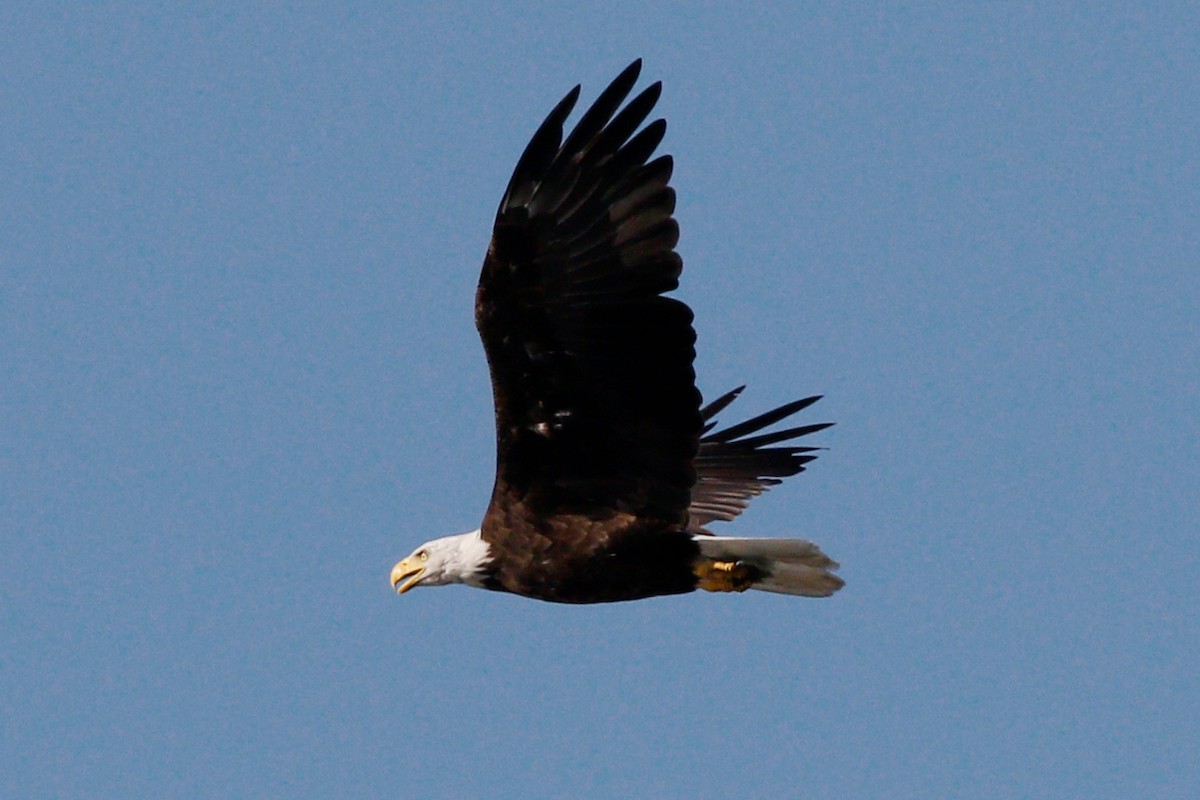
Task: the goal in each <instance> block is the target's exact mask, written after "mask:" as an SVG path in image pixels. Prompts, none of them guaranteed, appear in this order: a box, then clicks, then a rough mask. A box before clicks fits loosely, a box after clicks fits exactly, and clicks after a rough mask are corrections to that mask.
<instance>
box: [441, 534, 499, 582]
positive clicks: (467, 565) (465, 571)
mask: <svg viewBox="0 0 1200 800" xmlns="http://www.w3.org/2000/svg"><path fill="white" fill-rule="evenodd" d="M434 541H435V542H436V543H437V545H438V550H439V551H440V552H441V554H442V555H443V557H444V558H445V562H444V567H443V572H444V575H445V578H446V580H447V581H448V582H452V583H466V584H470V585H471V586H482V585H483V571H484V569H485V568H486V567H487V565H488V563H490V562H491V560H492V554H491V548H490V547H489V546H488V543H487V542H485V541H484V540H483V535H482V532H481V531H479V530H473V531H467V532H466V533H460V534H457V535H455V536H443V537H442V538H441V539H435V540H434ZM430 544H433V542H431V543H430Z"/></svg>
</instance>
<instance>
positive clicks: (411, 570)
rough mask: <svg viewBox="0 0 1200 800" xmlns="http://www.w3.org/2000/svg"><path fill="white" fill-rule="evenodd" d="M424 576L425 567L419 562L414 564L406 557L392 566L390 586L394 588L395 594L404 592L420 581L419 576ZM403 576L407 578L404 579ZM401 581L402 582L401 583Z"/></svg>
mask: <svg viewBox="0 0 1200 800" xmlns="http://www.w3.org/2000/svg"><path fill="white" fill-rule="evenodd" d="M424 576H425V567H424V566H422V565H420V564H414V563H412V562H411V561H409V560H408V559H407V558H406V559H404V560H403V561H401V562H400V563H399V564H397V565H396V566H394V567H392V588H393V589H395V590H396V594H404V593H405V592H407V591H408V590H409V589H411V588H412V587H414V586H416V585H417V584H418V583H420V582H421V578H423V577H424ZM405 578H408V580H407V581H405V580H404V579H405ZM401 581H404V582H403V583H401Z"/></svg>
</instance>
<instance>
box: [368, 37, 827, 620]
mask: <svg viewBox="0 0 1200 800" xmlns="http://www.w3.org/2000/svg"><path fill="white" fill-rule="evenodd" d="M640 71H641V61H640V60H638V61H635V62H634V63H632V64H630V65H629V67H627V68H626V69H625V70H624V71H623V72H622V73H621V74H620V75H619V76H618V77H617V78H616V80H614V81H613V82H612V84H610V85H609V86H608V88H607V89H605V90H604V91H603V92H602V93H601V94H600V96H599V98H598V99H597V100H596V102H595V103H593V104H592V106H591V108H589V109H588V110H587V112H586V113H584V114H583V116H582V117H581V118H580V119H579V121H578V123H576V125H575V127H574V129H573V130H572V131H571V133H570V134H569V135H568V136H567V137H566V139H565V141H564V139H563V127H564V122H565V121H566V119H567V117H568V115H569V114H570V113H571V110H572V108H573V107H574V106H575V103H576V101H577V100H578V99H579V90H580V87H579V86H576V87H575V88H574V89H572V90H571V91H570V92H568V93H567V95H566V97H564V98H563V99H562V101H560V102H559V103H558V105H557V106H555V107H554V110H553V111H551V112H550V115H549V116H547V117H546V119H545V121H544V122H543V123H542V124H541V127H539V128H538V130H537V132H536V133H535V134H534V135H533V139H532V140H530V142H529V144H528V146H526V148H525V152H524V153H523V154H522V155H521V158H520V160H518V162H517V166H516V169H515V170H514V171H513V175H512V178H511V180H509V183H508V188H507V189H506V190H505V192H504V196H503V198H502V199H501V201H500V207H499V209H498V211H497V212H496V221H495V225H494V228H493V231H492V239H491V243H490V244H489V245H488V249H487V256H486V258H485V259H484V262H483V270H482V273H481V274H480V277H479V286H478V290H477V291H476V295H475V324H476V327H477V328H478V329H479V335H480V337H481V338H482V340H483V347H484V350H485V351H486V353H487V360H488V366H489V368H490V372H491V379H492V394H493V400H494V403H495V415H496V481H495V485H494V487H493V490H492V497H491V502H490V503H489V505H488V508H487V511H486V512H485V514H484V517H483V522H482V524H481V525H480V527H479V528H478V529H477V530H474V531H470V532H467V533H461V534H458V535H455V536H446V537H442V538H440V539H434V540H432V541H429V542H426V543H425V544H423V545H421V546H420V547H418V548H417V549H416V550H415V551H413V553H412V554H411V555H409V556H408V557H406V558H405V559H403V560H402V561H400V562H399V563H398V564H396V566H395V567H394V568H393V569H392V574H391V579H392V586H393V587H394V588H395V589H396V590H397V592H399V593H401V594H402V593H404V592H407V591H408V590H409V589H412V588H414V587H417V586H441V585H445V584H450V583H464V584H467V585H470V586H476V587H480V588H484V589H493V590H498V591H504V592H511V593H513V594H518V595H523V596H525V597H530V598H535V599H538V600H548V601H554V602H561V603H602V602H613V601H620V600H637V599H640V598H645V597H652V596H655V595H669V594H681V593H684V592H691V591H694V590H696V589H705V590H708V591H711V592H741V591H744V590H746V589H760V590H764V591H768V592H779V593H783V594H791V595H804V596H808V597H826V596H828V595H831V594H833V593H834V592H835V591H837V590H838V589H839V588H841V586H842V580H841V579H840V578H839V577H837V576H836V575H835V574H833V570H835V569H837V566H838V565H837V564H836V563H835V562H834V561H833V560H831V559H830V558H829V557H828V556H826V555H825V554H824V553H822V552H821V550H820V548H819V547H817V545H815V544H813V543H812V542H808V541H804V540H801V539H775V538H770V539H763V538H733V537H724V536H715V535H713V534H712V533H710V532H709V531H708V530H707V529H706V527H705V526H706V525H708V524H710V523H713V522H718V521H728V520H732V519H733V518H734V517H736V516H737V515H738V514H740V513H741V512H742V511H743V510H744V509H745V508H746V505H747V503H749V501H750V500H751V499H752V498H754V497H755V496H757V495H759V494H761V493H762V492H763V491H765V490H766V489H767V488H769V487H770V486H773V485H775V484H778V483H779V482H780V479H781V478H784V477H786V476H789V475H795V474H796V473H798V472H801V471H803V470H804V467H805V465H806V464H807V463H808V462H810V461H812V460H813V459H814V458H815V457H816V456H815V455H814V451H816V450H818V449H819V448H817V447H808V446H799V445H797V444H796V443H795V440H796V439H798V438H800V437H803V436H807V435H808V434H812V433H815V432H817V431H820V430H823V429H824V428H827V427H829V425H830V424H832V423H820V424H814V425H803V426H799V427H790V428H787V429H785V430H779V431H775V432H765V429H767V428H768V427H770V426H772V425H775V424H776V423H778V422H780V421H782V420H784V419H786V418H788V417H791V416H792V415H793V414H795V413H796V412H798V411H800V410H802V409H805V408H807V407H808V406H810V405H811V404H812V403H815V402H816V401H817V400H818V399H820V398H819V396H818V397H808V398H805V399H803V400H797V401H795V402H792V403H788V404H787V405H784V406H780V407H779V408H776V409H774V410H773V411H769V412H767V413H765V414H762V415H760V416H756V417H754V418H753V419H750V420H747V421H746V422H742V423H741V424H738V425H733V426H731V427H728V428H724V429H717V423H716V416H717V414H718V413H720V412H721V411H722V410H724V409H725V408H726V407H727V406H728V405H729V404H730V403H732V402H733V401H734V399H735V398H736V397H737V396H738V394H739V393H740V392H741V388H739V389H735V390H733V391H732V392H729V393H728V394H725V395H723V396H722V397H720V398H718V399H717V400H715V401H713V402H712V403H709V404H708V405H707V406H702V400H701V395H700V392H699V391H698V390H697V389H696V384H695V372H694V371H693V368H692V362H693V360H694V358H695V347H694V346H695V341H696V334H695V331H694V330H693V328H692V312H691V309H689V308H688V307H687V306H686V305H685V304H684V303H682V302H680V301H679V300H677V299H674V298H670V297H665V296H664V293H665V292H669V291H671V290H673V289H675V288H677V286H678V285H679V275H680V272H681V271H682V268H683V262H682V260H681V259H680V257H679V255H678V254H677V253H676V252H675V245H676V242H677V241H678V239H679V226H678V224H677V223H676V222H675V220H674V219H673V218H672V213H673V212H674V209H675V191H674V190H673V189H672V188H671V186H670V180H671V171H672V167H673V162H672V160H671V157H670V156H669V155H660V156H658V157H657V158H653V159H652V156H653V154H654V151H655V150H656V149H657V148H658V145H659V143H660V142H661V140H662V138H663V134H664V132H665V131H666V123H665V121H663V120H661V119H658V120H655V121H653V122H650V123H649V124H645V125H643V124H644V123H645V121H646V118H647V117H648V116H649V115H650V113H651V111H652V110H653V108H654V105H655V103H656V102H657V101H658V98H659V95H660V93H661V90H662V87H661V84H660V83H655V84H653V85H651V86H649V87H648V88H646V89H645V90H644V91H642V92H641V93H640V94H638V95H637V96H636V97H634V98H633V99H632V100H629V102H628V103H626V102H625V100H626V98H627V97H628V96H629V94H630V92H631V91H632V89H633V87H634V84H635V83H636V82H637V78H638V74H639V72H640Z"/></svg>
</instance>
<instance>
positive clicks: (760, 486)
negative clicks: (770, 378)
mask: <svg viewBox="0 0 1200 800" xmlns="http://www.w3.org/2000/svg"><path fill="white" fill-rule="evenodd" d="M745 388H746V387H745V386H739V387H738V388H736V389H734V390H733V391H732V392H729V393H728V394H726V395H722V396H721V397H719V398H717V399H716V400H714V401H713V402H711V403H709V404H708V405H707V406H705V407H704V409H703V410H702V411H701V412H700V413H701V414H702V415H703V417H704V421H705V423H706V424H705V426H704V433H705V436H704V438H702V439H701V440H700V452H699V454H698V455H697V456H696V485H695V486H694V487H692V500H691V507H690V508H689V509H688V515H689V516H688V529H689V530H692V531H694V532H697V533H707V532H708V531H705V530H702V528H703V526H704V525H707V524H708V523H710V522H714V521H717V520H722V521H728V520H731V519H733V518H734V517H736V516H737V515H738V514H740V513H742V512H743V511H745V510H746V506H747V505H749V504H750V501H751V500H752V499H754V498H755V497H757V496H758V495H760V494H762V493H763V492H765V491H766V490H767V489H769V488H771V487H772V486H775V485H777V484H779V483H781V482H782V480H781V479H782V478H786V477H788V476H789V475H795V474H796V473H798V472H803V471H804V465H805V464H807V463H808V462H810V461H812V460H813V459H815V458H816V456H815V455H813V453H814V452H816V451H817V450H821V449H822V448H820V447H796V446H794V445H786V446H784V447H772V446H771V445H775V444H779V443H780V442H787V441H790V440H792V439H796V438H799V437H801V436H806V435H808V434H810V433H816V432H817V431H823V430H825V429H826V428H828V427H830V426H831V425H833V423H832V422H822V423H818V424H816V425H803V426H800V427H797V428H788V429H786V430H782V431H775V432H774V433H764V434H759V435H757V436H750V435H749V434H753V433H758V432H759V431H761V430H763V429H764V428H767V427H769V426H771V425H774V424H775V423H776V422H780V421H781V420H784V419H786V418H787V417H790V416H792V415H793V414H795V413H796V412H798V411H800V410H802V409H805V408H808V407H809V406H811V405H812V404H813V403H815V402H817V401H818V400H820V399H821V398H820V396H817V397H806V398H804V399H803V400H796V401H795V402H792V403H788V404H787V405H783V406H780V407H779V408H776V409H774V410H772V411H768V412H767V413H765V414H760V415H759V416H757V417H755V418H754V419H750V420H746V421H745V422H743V423H741V424H740V425H734V426H732V427H730V428H726V429H724V430H721V431H717V432H716V433H709V431H711V430H712V429H713V428H715V427H716V425H717V422H716V419H715V417H716V416H717V414H719V413H720V412H721V411H722V410H723V409H724V408H725V407H726V406H728V405H729V404H730V403H732V402H733V401H734V400H735V399H736V398H737V396H738V395H739V394H741V393H742V390H743V389H745Z"/></svg>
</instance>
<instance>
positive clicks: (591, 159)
mask: <svg viewBox="0 0 1200 800" xmlns="http://www.w3.org/2000/svg"><path fill="white" fill-rule="evenodd" d="M640 68H641V62H640V61H635V62H634V63H633V64H631V65H630V66H629V67H628V68H627V69H625V71H624V72H622V73H621V75H620V76H618V77H617V79H616V80H615V81H613V82H612V84H611V85H610V86H609V87H608V88H607V89H605V90H604V92H603V93H602V94H601V95H600V97H599V98H598V99H597V100H596V102H595V103H594V104H593V105H592V107H591V108H590V109H589V110H588V111H587V112H586V113H585V114H584V115H583V117H582V118H581V119H580V120H579V122H578V123H577V124H576V126H575V129H574V130H573V131H572V132H571V134H570V136H568V137H567V139H566V141H565V142H564V141H563V138H562V137H563V122H564V120H565V119H566V117H567V115H568V114H570V112H571V109H572V107H573V106H574V104H575V101H576V100H577V99H578V97H579V87H578V86H576V87H575V88H574V89H573V90H572V91H571V92H570V93H568V94H567V96H566V97H565V98H563V100H562V101H561V102H560V103H559V104H558V106H557V107H555V109H554V110H553V111H552V112H551V113H550V115H549V116H548V117H547V118H546V120H545V122H543V123H542V125H541V127H540V128H539V129H538V131H537V133H536V134H534V136H533V139H532V140H531V141H530V143H529V145H528V146H527V147H526V149H525V152H524V154H523V155H522V156H521V159H520V161H519V162H518V163H517V167H516V170H515V171H514V172H513V176H512V179H511V180H510V181H509V184H508V189H507V191H506V192H505V193H504V198H503V200H501V202H500V208H499V211H498V212H497V215H496V223H495V228H494V231H493V235H492V241H491V245H490V246H489V247H488V253H487V258H486V260H485V261H484V264H483V272H482V274H481V275H480V278H479V289H478V292H477V294H476V300H475V322H476V326H477V327H478V328H479V333H480V336H481V338H482V339H483V346H484V349H485V350H486V351H487V358H488V365H489V367H490V369H491V376H492V390H493V395H494V399H495V405H496V440H497V441H496V450H497V453H496V462H497V464H496V487H495V490H494V492H493V501H495V500H496V499H497V498H499V497H501V496H504V497H506V498H507V499H508V500H509V501H517V502H518V503H520V505H521V506H522V507H525V508H528V509H529V511H530V512H532V513H534V514H538V515H541V516H549V515H553V514H555V513H584V514H589V515H596V514H603V513H605V510H608V511H618V512H629V513H634V514H637V515H639V516H651V517H655V518H657V519H660V520H665V521H672V522H678V523H679V524H682V523H683V521H684V520H685V519H686V517H687V507H688V501H689V496H690V489H691V487H692V484H693V482H694V480H695V472H694V470H693V467H692V461H693V458H694V457H695V455H696V451H697V446H698V444H697V442H698V438H699V435H700V431H701V427H702V420H701V416H700V413H699V406H700V395H699V392H697V391H696V388H695V373H694V372H693V370H692V360H693V358H694V357H695V350H694V344H695V333H694V331H693V330H692V325H691V322H692V312H691V310H690V309H689V308H688V307H687V306H686V305H684V304H683V303H681V302H680V301H678V300H674V299H670V298H666V297H663V296H662V294H663V293H664V292H667V291H670V290H672V289H674V288H676V287H677V286H678V278H679V274H680V271H681V269H682V261H681V259H680V258H679V256H678V255H677V254H676V253H675V250H674V248H675V243H676V241H677V240H678V238H679V228H678V225H677V224H676V223H675V220H674V219H672V217H671V214H672V213H673V211H674V209H675V193H674V190H672V189H671V188H670V186H669V185H668V183H669V181H670V178H671V169H672V162H671V158H670V156H660V157H658V158H656V159H654V160H652V161H651V160H649V159H650V156H651V155H652V154H653V152H654V150H655V148H656V147H657V146H658V144H659V142H660V141H661V140H662V136H663V133H664V131H665V130H666V123H665V122H664V121H662V120H657V121H654V122H652V123H650V124H649V125H646V126H645V127H644V128H642V129H641V131H640V132H636V131H637V130H638V128H639V127H640V126H641V125H642V124H643V122H644V121H645V119H646V117H647V116H648V115H649V114H650V112H651V110H652V109H653V107H654V104H655V102H656V101H657V100H658V96H659V93H660V85H659V84H657V83H656V84H654V85H652V86H650V87H649V88H647V89H646V90H645V91H643V92H642V93H641V94H639V95H638V96H637V97H635V98H634V99H633V100H631V101H630V102H629V103H628V104H626V105H625V106H624V108H621V104H622V103H623V101H624V100H625V98H626V97H627V96H628V94H629V92H630V90H631V89H632V88H633V84H634V83H635V81H636V80H637V76H638V72H639V71H640ZM635 132H636V133H635Z"/></svg>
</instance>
